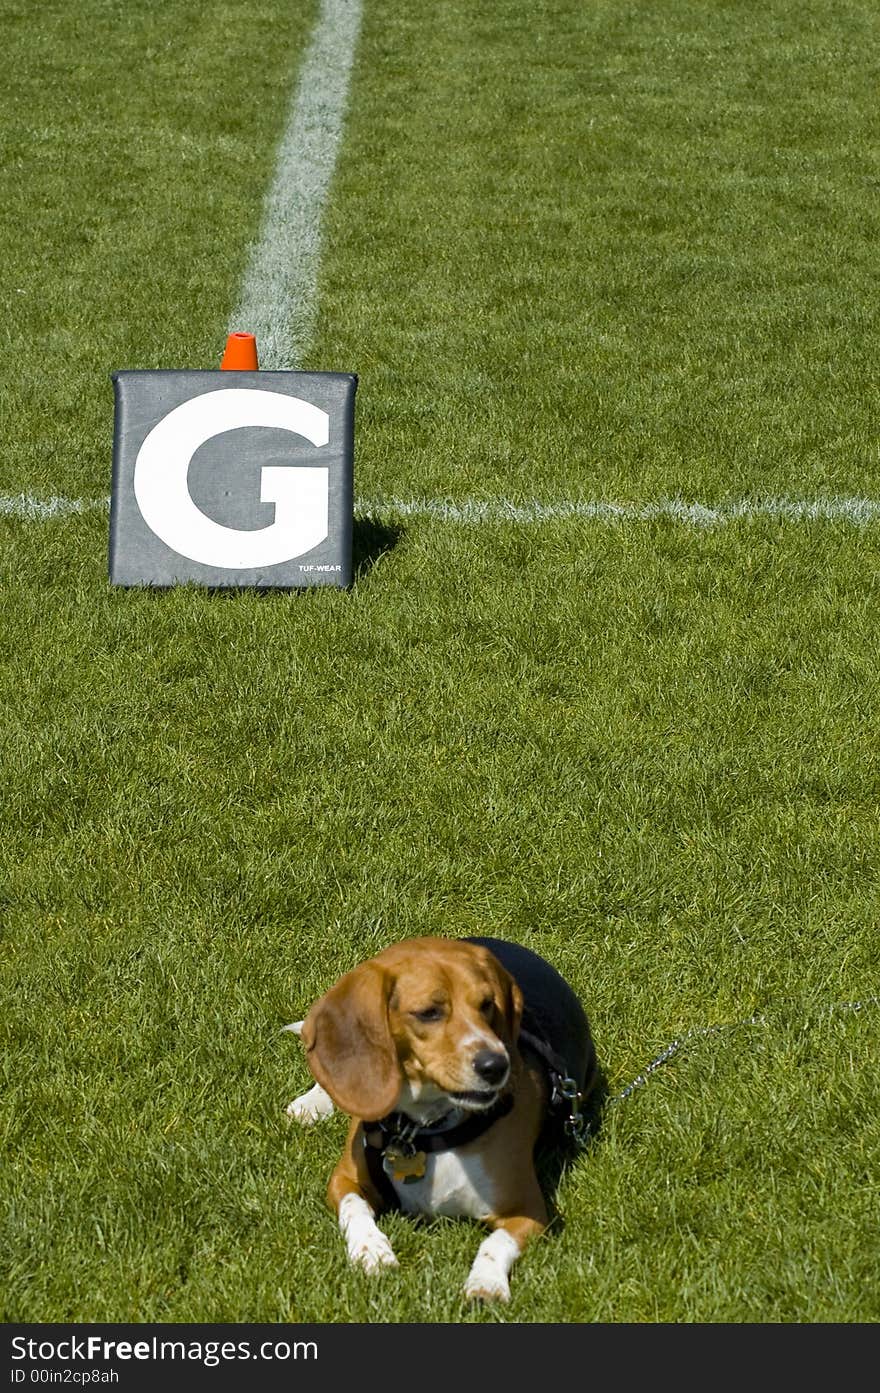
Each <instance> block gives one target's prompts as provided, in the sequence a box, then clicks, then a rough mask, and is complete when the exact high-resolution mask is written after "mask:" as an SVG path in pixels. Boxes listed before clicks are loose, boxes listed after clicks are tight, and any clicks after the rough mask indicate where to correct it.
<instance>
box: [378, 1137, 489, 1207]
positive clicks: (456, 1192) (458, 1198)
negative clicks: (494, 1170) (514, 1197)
mask: <svg viewBox="0 0 880 1393" xmlns="http://www.w3.org/2000/svg"><path fill="white" fill-rule="evenodd" d="M393 1183H394V1189H395V1191H396V1192H397V1197H398V1199H399V1201H400V1207H401V1209H403V1210H404V1212H405V1213H407V1214H445V1215H448V1216H449V1218H451V1219H456V1218H468V1219H486V1218H488V1216H489V1215H490V1214H494V1213H495V1212H496V1209H495V1199H496V1187H495V1185H494V1184H493V1181H492V1178H491V1176H490V1175H489V1173H488V1172H487V1170H486V1168H485V1166H484V1165H483V1162H482V1158H481V1157H480V1156H479V1155H473V1154H472V1153H467V1154H466V1153H463V1152H459V1151H436V1152H431V1153H429V1154H428V1156H427V1157H426V1164H425V1174H424V1175H423V1176H422V1178H421V1179H420V1180H411V1181H409V1182H408V1183H407V1184H405V1185H404V1184H403V1183H402V1182H400V1181H394V1182H393Z"/></svg>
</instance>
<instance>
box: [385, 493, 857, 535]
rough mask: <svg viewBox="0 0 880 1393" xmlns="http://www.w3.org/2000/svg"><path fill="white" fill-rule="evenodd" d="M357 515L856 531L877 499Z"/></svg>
mask: <svg viewBox="0 0 880 1393" xmlns="http://www.w3.org/2000/svg"><path fill="white" fill-rule="evenodd" d="M358 511H359V512H361V513H378V514H380V515H383V514H384V515H391V516H394V517H401V518H407V517H428V518H434V519H436V520H437V521H438V522H449V523H458V524H461V525H463V526H479V525H487V524H488V525H498V524H499V523H505V522H516V523H526V524H536V523H542V522H555V521H557V520H559V519H562V520H565V519H572V518H574V519H582V520H584V521H588V522H598V523H618V522H653V521H655V520H656V519H657V518H669V519H670V520H671V521H673V522H680V523H685V524H686V525H687V526H689V527H696V528H710V527H719V526H723V525H724V524H726V523H729V522H737V521H739V520H740V519H748V518H779V519H782V520H787V521H792V522H802V521H816V520H823V521H828V522H847V523H851V524H853V525H854V526H857V527H861V526H864V525H865V524H866V523H870V522H876V521H878V520H880V499H875V498H821V499H805V498H758V499H748V498H744V499H738V500H735V501H733V502H730V503H719V504H715V505H712V506H709V505H707V504H705V503H687V502H685V501H684V500H683V499H681V498H660V499H657V501H656V502H650V503H608V502H605V501H604V500H602V499H561V500H558V501H556V502H552V503H542V502H540V501H539V500H538V499H529V500H527V501H516V500H514V499H509V498H489V499H485V500H482V499H473V498H471V499H469V498H464V499H460V500H458V501H456V500H455V499H453V498H396V497H391V496H388V497H383V498H376V499H359V500H358Z"/></svg>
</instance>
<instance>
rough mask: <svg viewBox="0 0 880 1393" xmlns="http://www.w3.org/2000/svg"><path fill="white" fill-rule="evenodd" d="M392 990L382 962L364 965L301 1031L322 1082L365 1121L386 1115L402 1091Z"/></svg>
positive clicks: (322, 1001) (332, 990) (352, 1113)
mask: <svg viewBox="0 0 880 1393" xmlns="http://www.w3.org/2000/svg"><path fill="white" fill-rule="evenodd" d="M390 990H391V979H390V978H389V976H388V974H387V973H386V972H385V970H384V969H383V968H382V967H380V966H379V964H378V963H375V962H365V963H361V965H360V966H359V967H356V968H354V970H353V971H352V972H347V973H346V974H345V976H344V977H340V979H339V981H338V982H337V983H336V985H335V986H333V987H331V988H330V990H329V992H327V994H326V995H325V996H322V997H321V998H320V1000H319V1001H316V1002H315V1004H314V1006H313V1007H312V1009H311V1011H309V1014H308V1015H307V1016H306V1018H305V1021H304V1022H303V1026H302V1031H301V1032H300V1034H301V1038H302V1042H303V1044H304V1045H305V1047H306V1052H307V1058H308V1062H309V1068H310V1069H311V1071H312V1073H313V1074H314V1076H315V1078H316V1079H317V1081H318V1083H319V1084H320V1085H321V1087H322V1088H324V1089H326V1091H327V1092H328V1093H329V1094H330V1097H331V1098H332V1099H333V1101H334V1103H335V1104H336V1106H337V1107H338V1108H339V1109H340V1110H341V1111H342V1112H347V1113H348V1114H349V1115H350V1116H352V1117H358V1118H363V1119H364V1120H365V1121H373V1120H375V1119H378V1118H380V1117H385V1115H386V1114H387V1113H389V1112H391V1110H392V1108H393V1107H394V1104H395V1103H396V1102H397V1097H398V1094H399V1092H400V1083H401V1076H400V1065H399V1064H398V1060H397V1049H396V1047H395V1044H394V1040H393V1039H392V1036H391V1027H390V1025H389V1022H388V996H389V994H390Z"/></svg>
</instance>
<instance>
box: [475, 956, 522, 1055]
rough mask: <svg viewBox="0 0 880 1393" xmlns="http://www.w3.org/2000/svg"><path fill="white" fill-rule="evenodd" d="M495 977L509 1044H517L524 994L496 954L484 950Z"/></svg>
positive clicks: (497, 998)
mask: <svg viewBox="0 0 880 1393" xmlns="http://www.w3.org/2000/svg"><path fill="white" fill-rule="evenodd" d="M482 951H483V952H484V953H485V954H486V958H487V959H488V961H489V964H490V966H491V968H492V971H493V973H494V975H495V983H496V986H495V992H494V997H495V1006H496V1009H497V1010H498V1011H499V1012H500V1014H501V1015H502V1017H503V1018H504V1025H505V1028H506V1031H507V1039H508V1043H509V1044H511V1045H514V1044H516V1038H517V1036H518V1035H519V1027H520V1022H521V1021H522V1013H523V994H522V992H521V991H520V988H519V983H518V982H517V980H516V978H515V977H513V976H512V975H511V974H510V973H509V972H508V971H507V968H506V967H502V966H501V963H500V962H499V961H498V959H497V958H496V956H495V954H494V953H492V952H490V950H489V949H488V948H484V949H483V950H482Z"/></svg>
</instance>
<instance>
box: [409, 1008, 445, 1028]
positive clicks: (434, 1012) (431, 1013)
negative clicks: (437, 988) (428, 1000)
mask: <svg viewBox="0 0 880 1393" xmlns="http://www.w3.org/2000/svg"><path fill="white" fill-rule="evenodd" d="M412 1014H413V1015H414V1016H415V1018H416V1020H417V1021H424V1022H425V1024H427V1023H428V1022H429V1021H440V1020H442V1019H443V1007H442V1006H426V1007H425V1009H424V1010H423V1011H413V1012H412Z"/></svg>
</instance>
